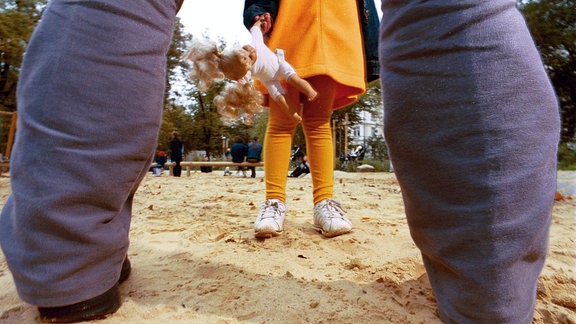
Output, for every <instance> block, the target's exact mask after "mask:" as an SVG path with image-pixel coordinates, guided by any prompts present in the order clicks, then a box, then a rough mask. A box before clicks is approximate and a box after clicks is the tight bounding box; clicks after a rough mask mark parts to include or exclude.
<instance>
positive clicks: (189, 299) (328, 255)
mask: <svg viewBox="0 0 576 324" xmlns="http://www.w3.org/2000/svg"><path fill="white" fill-rule="evenodd" d="M261 173H262V172H259V175H258V177H257V178H255V179H251V178H242V177H237V176H231V177H223V176H222V173H221V172H220V171H218V172H214V173H211V174H203V173H192V175H191V176H190V177H186V176H185V174H184V176H183V177H182V178H174V177H169V176H166V175H164V176H161V177H155V176H153V175H152V174H149V175H148V176H147V177H146V178H145V180H144V181H143V183H142V185H141V186H140V188H139V190H138V193H137V196H136V200H135V204H134V211H133V214H134V217H133V222H132V229H131V234H130V236H131V246H130V249H129V257H130V260H131V261H132V266H133V271H132V274H131V277H130V278H129V279H128V281H126V282H125V283H124V284H123V285H122V286H121V293H122V300H123V306H122V307H121V308H120V310H119V311H118V312H117V313H116V314H114V315H113V316H111V317H109V318H108V319H105V320H102V321H101V322H102V323H327V322H335V323H440V320H439V318H438V310H437V306H436V302H435V298H434V295H433V293H432V290H431V288H430V284H429V282H428V277H427V275H426V273H425V271H424V267H423V265H422V262H421V259H420V255H419V252H418V250H417V248H416V246H415V245H414V243H413V242H412V240H411V238H410V234H409V231H408V227H407V224H406V219H405V216H404V208H403V205H402V198H401V193H400V188H399V187H398V183H397V181H396V178H395V177H394V174H392V173H343V172H336V173H335V178H336V182H335V184H336V185H335V198H336V199H337V200H339V201H340V202H342V204H343V206H344V207H345V208H346V209H347V210H348V216H349V217H350V219H351V220H352V222H353V223H354V226H355V228H354V230H353V232H352V233H350V234H347V235H343V236H339V237H335V238H332V239H325V238H323V237H322V236H320V235H319V234H318V233H317V232H315V231H314V230H313V229H312V228H311V221H312V199H311V188H312V184H311V179H310V178H309V177H307V178H298V179H293V178H291V179H288V188H287V191H288V201H287V202H288V207H289V211H288V216H287V218H286V222H285V233H284V234H283V235H282V236H279V237H276V238H272V239H267V240H257V239H255V238H254V233H253V228H252V226H253V221H254V218H255V216H256V214H257V212H258V209H259V206H260V204H261V203H262V202H263V198H264V182H263V178H262V174H261ZM561 176H562V179H563V183H564V182H566V181H568V183H569V184H571V185H576V178H575V177H574V173H564V174H562V173H561ZM566 179H567V180H566ZM9 182H10V178H9V177H8V176H7V175H3V176H2V177H1V178H0V206H2V205H1V204H3V203H4V201H5V200H6V197H7V196H8V194H9V191H10V189H9ZM175 206H180V207H179V208H175ZM575 207H576V200H575V199H573V198H570V197H567V196H565V197H564V198H562V199H561V200H558V201H557V202H556V204H555V206H554V212H553V222H552V228H551V233H550V253H549V256H548V259H547V261H546V265H545V268H544V270H543V272H542V276H541V278H540V282H539V289H538V302H537V305H536V313H535V320H534V322H535V323H576V298H575V297H574V296H576V236H575V235H574V233H575V232H576V212H575V210H576V208H575ZM36 321H38V314H37V311H36V308H35V307H33V306H31V305H28V304H26V303H24V302H22V301H20V300H19V298H18V296H17V294H16V291H15V288H14V284H13V282H12V276H11V274H10V272H9V270H8V268H7V265H6V262H5V260H4V258H3V255H1V254H0V322H1V323H18V324H21V323H35V322H36Z"/></svg>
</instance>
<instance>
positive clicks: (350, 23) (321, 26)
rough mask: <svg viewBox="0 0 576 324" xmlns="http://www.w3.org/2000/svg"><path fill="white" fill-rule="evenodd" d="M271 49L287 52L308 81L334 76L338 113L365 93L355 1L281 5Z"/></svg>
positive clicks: (310, 0)
mask: <svg viewBox="0 0 576 324" xmlns="http://www.w3.org/2000/svg"><path fill="white" fill-rule="evenodd" d="M268 47H270V49H272V50H274V49H276V48H281V49H283V50H284V51H285V53H286V60H287V61H288V62H289V63H290V64H291V65H292V66H293V67H294V68H295V69H296V72H297V73H298V74H299V75H300V77H302V78H304V79H305V78H307V77H311V76H316V75H327V76H330V77H331V78H332V79H333V80H334V82H336V84H337V90H336V99H335V102H334V107H333V109H337V108H341V107H344V106H347V105H349V104H351V103H353V102H355V101H356V100H357V98H358V95H360V94H362V93H364V91H366V82H365V71H364V70H365V67H364V66H365V65H364V50H363V44H362V33H361V29H360V22H359V18H358V7H357V4H356V1H355V0H338V1H334V0H308V1H303V0H302V1H301V0H290V1H281V2H280V7H279V9H278V17H277V18H276V21H275V22H274V31H273V32H272V34H271V37H270V40H269V42H268Z"/></svg>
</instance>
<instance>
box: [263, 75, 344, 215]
mask: <svg viewBox="0 0 576 324" xmlns="http://www.w3.org/2000/svg"><path fill="white" fill-rule="evenodd" d="M307 81H308V82H310V83H311V84H312V86H313V87H314V89H316V91H318V93H319V96H318V99H316V100H315V101H313V102H308V101H305V102H304V104H303V108H302V111H300V112H299V113H300V115H301V116H302V126H303V128H304V135H305V136H306V146H307V155H308V160H309V162H310V171H311V174H312V186H313V188H314V191H313V198H314V204H317V203H318V202H320V201H322V200H324V199H326V198H332V189H333V186H334V172H333V169H334V148H333V143H332V130H331V128H330V117H331V115H332V107H333V103H334V95H335V93H336V91H335V90H336V83H334V81H333V80H332V79H331V78H330V77H327V76H315V77H311V78H308V79H307ZM299 98H300V94H299V93H298V91H296V90H295V89H293V88H290V87H289V88H288V94H287V95H286V100H287V101H288V102H289V103H290V104H291V106H292V107H300V105H299V104H298V102H299ZM296 126H297V124H296V123H295V122H293V121H292V120H291V119H290V118H289V117H288V116H286V114H284V113H283V112H282V110H281V108H280V107H278V106H277V105H276V104H275V103H274V102H272V101H271V102H270V117H269V120H268V128H267V130H266V140H265V142H264V161H266V173H265V179H266V199H279V200H281V201H283V202H286V181H287V174H288V165H289V163H290V148H291V147H292V137H293V136H294V132H295V131H296Z"/></svg>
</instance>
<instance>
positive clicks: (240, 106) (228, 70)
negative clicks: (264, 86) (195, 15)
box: [183, 37, 263, 125]
mask: <svg viewBox="0 0 576 324" xmlns="http://www.w3.org/2000/svg"><path fill="white" fill-rule="evenodd" d="M183 58H184V59H186V60H189V61H191V62H192V71H191V72H190V78H191V79H197V80H198V88H199V89H200V90H202V91H206V90H208V89H209V88H210V87H211V86H212V85H213V83H214V82H216V81H220V80H223V79H224V78H225V77H226V78H228V79H230V80H232V81H231V82H228V83H227V84H226V85H225V87H224V89H223V90H222V92H221V93H220V94H219V95H217V96H216V97H215V98H214V104H215V105H216V107H217V108H218V112H219V113H220V115H221V116H222V121H223V122H224V123H226V124H232V123H234V122H235V121H237V120H242V121H243V122H244V124H246V125H250V124H252V121H253V118H254V114H255V113H258V112H260V111H261V110H262V102H263V96H262V94H261V93H260V91H258V89H256V87H255V86H254V85H253V84H252V83H251V82H248V81H246V80H242V81H241V82H238V80H241V79H243V78H244V76H246V74H247V73H248V71H249V70H250V68H251V65H252V62H251V60H250V58H249V56H248V52H246V50H244V49H242V48H241V47H240V46H239V45H235V46H234V47H233V48H232V49H228V50H225V51H224V52H223V53H220V52H219V51H218V48H217V46H216V43H214V42H211V41H208V40H202V39H200V38H197V37H193V38H192V43H191V47H190V50H188V52H187V53H186V54H185V55H184V56H183Z"/></svg>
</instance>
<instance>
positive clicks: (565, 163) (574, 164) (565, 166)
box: [558, 142, 576, 171]
mask: <svg viewBox="0 0 576 324" xmlns="http://www.w3.org/2000/svg"><path fill="white" fill-rule="evenodd" d="M558 169H559V170H572V171H576V143H574V142H572V143H561V144H560V146H559V147H558Z"/></svg>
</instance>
